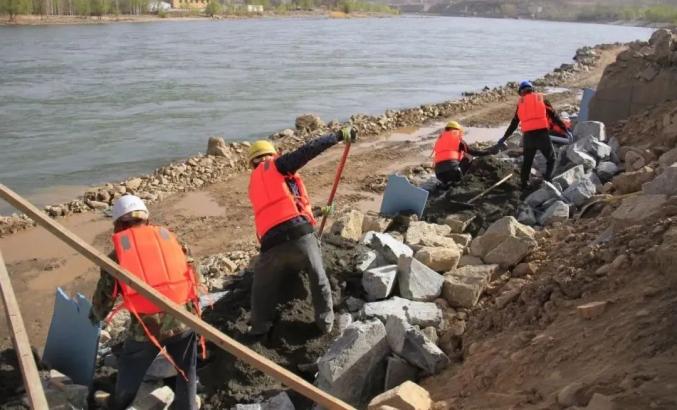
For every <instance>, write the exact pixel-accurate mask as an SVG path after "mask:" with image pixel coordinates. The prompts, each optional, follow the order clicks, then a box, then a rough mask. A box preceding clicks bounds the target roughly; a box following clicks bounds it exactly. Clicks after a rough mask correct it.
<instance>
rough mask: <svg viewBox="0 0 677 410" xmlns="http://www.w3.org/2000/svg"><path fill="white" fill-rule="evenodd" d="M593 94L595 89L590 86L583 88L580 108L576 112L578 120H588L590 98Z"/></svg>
mask: <svg viewBox="0 0 677 410" xmlns="http://www.w3.org/2000/svg"><path fill="white" fill-rule="evenodd" d="M594 96H595V90H593V89H592V88H584V89H583V98H582V99H581V110H580V111H579V113H578V122H583V121H588V118H589V117H590V100H592V97H594Z"/></svg>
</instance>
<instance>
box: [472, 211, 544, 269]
mask: <svg viewBox="0 0 677 410" xmlns="http://www.w3.org/2000/svg"><path fill="white" fill-rule="evenodd" d="M534 233H535V231H534V229H533V228H531V227H529V226H526V225H522V224H521V223H519V222H517V220H516V219H515V218H514V217H512V216H505V217H503V218H501V219H499V220H498V221H496V222H494V223H493V224H492V225H491V226H489V228H488V229H487V231H486V232H485V233H484V235H482V236H479V237H477V238H475V239H474V240H473V241H472V243H471V244H470V254H471V255H474V256H479V257H481V258H482V260H484V262H486V263H491V264H499V265H501V266H502V267H509V266H513V265H517V264H518V263H519V262H521V261H522V259H524V257H525V256H527V255H528V254H529V253H531V251H532V250H534V249H535V248H536V246H537V243H536V240H535V239H534Z"/></svg>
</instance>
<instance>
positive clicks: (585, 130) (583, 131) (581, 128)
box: [574, 121, 606, 141]
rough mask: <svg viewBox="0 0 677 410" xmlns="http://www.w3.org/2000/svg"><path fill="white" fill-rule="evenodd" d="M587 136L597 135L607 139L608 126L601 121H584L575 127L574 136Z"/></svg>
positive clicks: (577, 138)
mask: <svg viewBox="0 0 677 410" xmlns="http://www.w3.org/2000/svg"><path fill="white" fill-rule="evenodd" d="M585 137H595V138H597V139H598V140H600V141H606V127H605V126H604V123H603V122H600V121H582V122H579V123H578V124H576V127H574V138H575V139H576V140H580V139H582V138H585Z"/></svg>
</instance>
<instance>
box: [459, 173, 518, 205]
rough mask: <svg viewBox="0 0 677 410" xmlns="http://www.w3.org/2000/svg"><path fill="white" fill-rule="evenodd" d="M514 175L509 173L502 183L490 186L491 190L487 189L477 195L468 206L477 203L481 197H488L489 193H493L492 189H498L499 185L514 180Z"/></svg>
mask: <svg viewBox="0 0 677 410" xmlns="http://www.w3.org/2000/svg"><path fill="white" fill-rule="evenodd" d="M513 175H514V174H513V173H512V172H511V173H509V174H508V175H507V176H506V177H504V178H503V179H501V180H500V181H498V182H497V183H495V184H494V185H492V186H490V187H489V188H487V189H485V190H484V191H482V192H480V193H479V194H477V195H475V196H474V197H472V198H471V199H470V200H469V201H468V202H467V203H468V204H472V203H473V202H475V201H477V200H478V199H480V198H481V197H483V196H484V195H486V194H487V193H488V192H489V191H491V190H492V189H494V188H496V187H498V186H499V185H501V184H503V183H504V182H505V181H507V180H509V179H510V178H512V176H513Z"/></svg>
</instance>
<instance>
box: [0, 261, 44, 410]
mask: <svg viewBox="0 0 677 410" xmlns="http://www.w3.org/2000/svg"><path fill="white" fill-rule="evenodd" d="M0 293H2V301H3V302H4V304H5V312H6V313H7V321H8V322H9V328H10V331H11V333H12V341H13V342H14V350H15V351H16V355H17V358H18V360H19V367H21V376H22V377H23V380H24V386H25V387H26V392H27V393H28V401H29V403H30V406H31V408H32V409H36V410H48V409H49V406H48V405H47V398H46V397H45V392H44V391H43V390H42V381H41V380H40V374H39V373H38V367H37V366H36V365H35V360H34V359H33V351H32V350H31V344H30V342H29V341H28V336H27V334H26V327H25V326H24V321H23V319H22V318H21V311H20V310H19V304H18V303H17V301H16V296H15V295H14V289H13V288H12V281H11V280H10V278H9V274H8V273H7V267H6V266H5V261H4V259H3V258H2V252H0Z"/></svg>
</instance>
